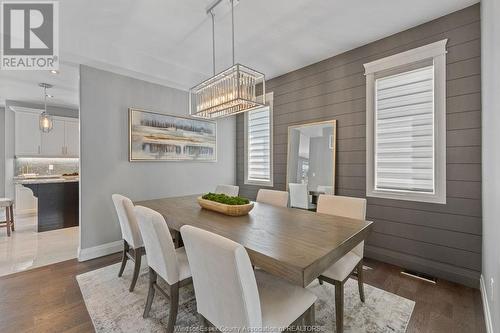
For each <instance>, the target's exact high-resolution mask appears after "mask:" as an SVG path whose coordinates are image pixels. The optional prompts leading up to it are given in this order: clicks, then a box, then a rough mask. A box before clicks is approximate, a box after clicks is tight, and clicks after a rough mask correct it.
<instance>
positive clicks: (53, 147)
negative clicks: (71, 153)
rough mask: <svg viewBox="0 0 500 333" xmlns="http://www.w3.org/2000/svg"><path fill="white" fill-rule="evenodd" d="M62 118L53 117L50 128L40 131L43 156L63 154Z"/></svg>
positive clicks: (63, 127) (63, 122)
mask: <svg viewBox="0 0 500 333" xmlns="http://www.w3.org/2000/svg"><path fill="white" fill-rule="evenodd" d="M65 124H66V122H65V121H64V120H60V119H53V121H52V130H51V131H50V132H48V133H42V149H41V151H42V155H43V156H61V155H64V152H65V146H64V132H65Z"/></svg>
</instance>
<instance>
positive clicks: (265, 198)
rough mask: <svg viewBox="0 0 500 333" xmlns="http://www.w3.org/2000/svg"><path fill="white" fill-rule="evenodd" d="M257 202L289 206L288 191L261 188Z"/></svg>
mask: <svg viewBox="0 0 500 333" xmlns="http://www.w3.org/2000/svg"><path fill="white" fill-rule="evenodd" d="M257 202H262V203H266V204H269V205H273V206H280V207H286V206H288V192H285V191H275V190H265V189H262V188H261V189H260V190H259V192H257Z"/></svg>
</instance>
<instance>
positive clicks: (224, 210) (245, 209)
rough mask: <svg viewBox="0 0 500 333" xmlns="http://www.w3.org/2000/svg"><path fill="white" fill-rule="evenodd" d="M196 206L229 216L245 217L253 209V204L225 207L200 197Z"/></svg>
mask: <svg viewBox="0 0 500 333" xmlns="http://www.w3.org/2000/svg"><path fill="white" fill-rule="evenodd" d="M198 204H199V205H200V206H201V207H202V208H205V209H208V210H212V211H214V212H218V213H221V214H224V215H229V216H243V215H247V214H248V213H249V212H250V211H251V210H252V209H253V202H250V203H248V204H246V205H226V204H223V203H220V202H216V201H211V200H206V199H203V198H202V197H198Z"/></svg>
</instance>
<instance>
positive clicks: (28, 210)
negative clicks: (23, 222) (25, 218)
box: [14, 184, 38, 215]
mask: <svg viewBox="0 0 500 333" xmlns="http://www.w3.org/2000/svg"><path fill="white" fill-rule="evenodd" d="M15 202H16V203H15V205H14V206H15V209H16V212H15V214H16V215H28V214H35V213H36V211H37V205H38V199H37V198H36V197H35V196H34V195H33V191H31V190H30V189H29V188H27V187H24V186H23V185H20V184H16V201H15Z"/></svg>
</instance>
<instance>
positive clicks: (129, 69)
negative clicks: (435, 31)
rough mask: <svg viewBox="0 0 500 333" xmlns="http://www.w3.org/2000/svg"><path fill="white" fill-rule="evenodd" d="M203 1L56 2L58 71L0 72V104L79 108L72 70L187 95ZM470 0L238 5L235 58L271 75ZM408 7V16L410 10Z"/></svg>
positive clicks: (224, 21) (198, 70)
mask: <svg viewBox="0 0 500 333" xmlns="http://www.w3.org/2000/svg"><path fill="white" fill-rule="evenodd" d="M211 2H212V1H209V0H182V1H178V0H177V1H175V0H141V1H137V0H72V1H61V2H60V42H59V44H60V58H61V60H62V62H63V65H62V67H61V70H60V74H58V75H54V74H50V73H48V72H32V71H2V72H0V105H3V104H4V103H5V100H6V99H15V100H22V101H30V102H36V101H38V102H40V101H41V100H42V93H41V90H40V88H38V83H39V82H41V81H44V82H49V83H52V84H54V89H53V90H52V92H51V94H53V95H54V98H53V99H52V100H51V103H52V104H56V105H59V106H72V107H76V106H78V64H87V65H90V66H94V67H97V68H101V69H105V70H109V71H113V72H116V73H120V74H125V75H129V76H133V77H136V78H140V79H144V80H148V81H151V82H156V83H160V84H164V85H168V86H172V87H176V88H180V89H188V88H189V87H191V86H193V85H195V84H197V83H198V82H199V81H201V80H203V79H206V78H207V77H209V76H210V75H211V74H212V49H211V23H210V20H209V17H208V16H207V15H206V13H205V10H206V7H207V5H208V4H209V3H211ZM476 2H478V1H477V0H439V1H436V0H419V1H414V0H314V1H306V0H273V1H269V0H240V1H239V3H238V4H237V6H236V7H235V20H236V22H235V27H236V28H235V29H236V32H235V34H236V46H235V47H236V62H240V63H243V64H245V65H247V66H249V67H252V68H254V69H256V70H259V71H261V72H263V73H265V74H266V78H272V77H276V76H279V75H281V74H284V73H287V72H289V71H292V70H295V69H298V68H301V67H304V66H306V65H309V64H312V63H315V62H317V61H320V60H322V59H326V58H329V57H331V56H333V55H336V54H339V53H342V52H344V51H347V50H350V49H353V48H355V47H358V46H361V45H364V44H366V43H369V42H372V41H375V40H377V39H380V38H383V37H386V36H389V35H392V34H394V33H397V32H400V31H402V30H405V29H408V28H410V27H413V26H416V25H419V24H421V23H424V22H427V21H430V20H432V19H435V18H438V17H440V16H443V15H446V14H448V13H451V12H454V11H456V10H459V9H462V8H465V7H467V6H470V5H472V4H474V3H476ZM409 8H411V10H409ZM230 26H231V21H230V11H229V4H228V2H227V1H223V2H222V3H221V4H220V6H219V7H217V11H216V46H217V71H220V70H222V69H225V68H227V67H229V66H230V65H231V30H230Z"/></svg>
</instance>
